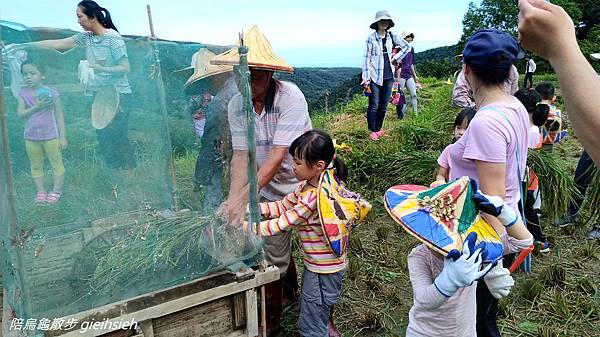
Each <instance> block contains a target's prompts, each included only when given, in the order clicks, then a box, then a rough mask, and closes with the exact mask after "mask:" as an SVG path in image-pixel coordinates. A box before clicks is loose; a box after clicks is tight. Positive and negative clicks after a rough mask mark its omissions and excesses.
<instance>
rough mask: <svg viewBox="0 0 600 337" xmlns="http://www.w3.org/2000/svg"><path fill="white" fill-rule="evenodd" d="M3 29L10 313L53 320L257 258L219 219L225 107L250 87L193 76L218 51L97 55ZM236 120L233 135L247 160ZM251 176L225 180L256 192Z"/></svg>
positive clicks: (36, 33)
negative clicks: (42, 44) (59, 47)
mask: <svg viewBox="0 0 600 337" xmlns="http://www.w3.org/2000/svg"><path fill="white" fill-rule="evenodd" d="M1 27H2V32H1V34H2V40H3V42H4V44H5V47H4V48H3V49H2V66H3V72H2V74H3V86H4V91H3V95H2V111H3V114H2V115H0V120H1V125H0V126H1V128H0V155H1V156H2V160H0V177H1V178H0V226H1V228H2V244H3V254H4V255H3V262H4V268H3V270H4V272H3V280H4V288H5V291H6V293H5V294H6V300H7V303H8V305H9V306H10V308H11V309H12V310H14V312H15V314H16V315H17V317H21V318H24V319H27V318H36V319H42V318H46V319H52V318H55V317H64V316H67V315H71V314H74V313H78V312H82V311H86V310H90V309H93V308H97V307H100V306H103V305H106V304H109V303H113V302H117V301H122V300H126V299H128V298H132V297H135V296H139V295H142V294H145V293H149V292H152V291H156V290H160V289H164V288H167V287H172V286H176V285H178V284H182V283H185V282H189V281H191V280H194V279H197V278H199V277H202V276H205V275H208V274H210V273H213V272H215V271H218V270H221V269H224V268H227V267H228V266H231V265H233V264H237V265H239V264H240V263H244V264H246V265H255V264H256V262H257V261H258V260H259V259H261V256H260V250H261V249H260V248H261V242H260V241H259V240H257V239H256V237H252V236H249V235H248V234H246V233H244V232H243V231H242V229H241V226H229V225H227V224H226V223H227V222H228V221H227V217H224V216H220V215H216V213H217V210H218V209H219V208H220V207H221V205H222V203H223V201H224V200H226V199H227V197H228V196H229V195H230V193H229V185H230V181H231V177H232V175H233V174H232V172H231V165H230V160H231V157H232V149H231V131H230V127H229V121H228V119H229V114H228V111H227V109H228V102H229V101H230V100H231V99H233V98H234V97H237V98H246V99H248V92H245V93H244V91H240V88H242V89H244V88H245V86H247V85H248V82H247V81H248V79H247V78H244V77H243V76H241V74H244V73H245V72H244V71H240V69H237V68H236V71H235V72H234V71H233V69H232V68H231V67H230V68H229V69H226V70H224V71H223V72H221V73H220V74H219V75H218V76H209V77H202V76H203V74H202V73H198V71H197V70H198V69H200V68H203V67H202V62H205V64H204V65H206V62H208V61H207V59H206V58H200V57H199V56H202V55H204V54H205V52H207V51H208V52H210V54H211V55H214V54H218V53H220V52H222V51H225V50H226V49H227V48H226V47H218V46H202V45H198V44H177V43H172V42H160V41H155V40H149V39H145V38H136V39H133V38H127V37H125V38H124V39H119V38H112V39H109V38H107V40H106V41H94V43H101V44H102V43H106V44H107V45H108V46H109V48H108V49H107V50H108V52H107V51H106V50H99V49H94V48H92V47H90V46H89V45H86V44H88V43H89V41H88V39H97V37H89V36H85V35H83V34H80V33H76V32H65V31H62V30H52V29H29V28H27V27H24V26H20V25H17V24H14V23H7V22H3V23H2V25H1ZM73 35H75V38H73V40H74V41H77V43H78V44H79V43H81V45H77V46H75V47H74V48H72V49H70V50H68V51H66V52H62V53H61V52H58V51H56V50H55V49H51V48H41V47H40V46H36V45H25V47H23V45H20V46H19V45H17V44H22V43H26V42H33V41H40V40H48V39H61V38H69V37H70V36H73ZM195 52H198V53H197V54H196V56H197V57H195V58H194V60H195V62H196V63H195V66H196V67H195V68H196V73H195V72H194V68H193V67H190V59H191V56H192V54H194V53H195ZM124 55H125V56H126V57H125V56H124ZM124 59H125V60H126V61H127V62H126V63H127V64H126V65H125V63H124V62H123V60H124ZM98 66H99V67H98ZM120 67H121V68H120ZM123 67H125V68H128V69H127V70H123ZM186 67H187V69H182V68H186ZM107 68H108V70H107ZM204 68H206V67H204ZM209 68H210V67H209ZM117 69H120V70H118V71H115V70H117ZM175 70H179V71H175ZM242 70H243V69H242ZM36 76H37V77H36ZM215 79H218V80H215ZM186 82H187V83H186ZM32 107H34V108H33V109H32ZM247 120H248V119H244V123H245V124H242V125H243V128H242V130H234V131H238V132H239V134H242V135H243V136H244V137H245V139H246V142H247V144H249V152H250V153H251V152H252V151H251V150H252V144H253V142H254V141H253V139H252V134H251V133H248V132H246V131H247V130H246V129H247V128H248V127H249V126H250V128H252V125H248V124H247V122H246V121H247ZM65 140H66V141H65ZM250 159H251V160H249V161H248V163H250V164H251V163H252V162H253V161H252V158H250ZM63 172H64V173H63ZM248 172H252V170H243V172H241V173H240V172H237V173H235V174H236V178H238V179H245V180H246V181H249V182H251V183H254V184H256V177H255V175H253V174H251V173H250V177H248V176H247V175H248V174H249V173H248ZM240 174H241V176H240ZM41 192H45V193H41ZM52 192H60V195H59V193H52ZM251 201H252V202H253V203H256V198H251ZM255 208H256V207H252V208H251V209H255ZM245 210H246V208H245V205H244V207H240V209H239V210H238V211H237V212H239V213H241V214H242V215H243V214H244V213H245Z"/></svg>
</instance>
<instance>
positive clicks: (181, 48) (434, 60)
mask: <svg viewBox="0 0 600 337" xmlns="http://www.w3.org/2000/svg"><path fill="white" fill-rule="evenodd" d="M0 28H1V32H0V33H1V36H2V40H3V41H4V42H5V43H6V44H10V43H23V42H29V41H37V40H43V39H60V38H65V37H69V36H73V35H74V34H77V32H76V31H73V30H70V29H58V28H45V27H43V28H42V27H40V28H27V27H21V26H19V25H16V24H11V23H8V24H7V23H6V22H2V21H0ZM124 37H127V38H130V39H133V40H138V39H142V40H143V39H145V38H144V37H141V36H128V35H125V36H124ZM157 41H158V42H159V43H158V47H159V48H158V49H159V52H160V57H161V68H162V74H163V80H164V82H165V87H166V88H167V97H168V98H167V104H169V102H177V101H180V100H182V99H184V97H183V93H182V88H183V84H184V83H185V81H186V79H187V78H185V77H183V76H181V75H180V74H174V73H173V72H174V71H175V70H178V69H182V68H185V67H189V66H190V61H191V58H192V55H193V54H194V52H196V51H197V50H198V48H199V47H200V46H203V45H202V44H199V43H193V42H181V41H168V40H157ZM209 47H210V48H212V49H214V50H215V52H220V51H223V50H226V48H228V46H214V45H209ZM454 49H455V46H448V47H440V48H434V49H430V50H427V51H424V52H420V53H417V54H416V55H415V59H416V61H417V71H418V72H419V74H420V75H421V76H437V77H443V76H445V74H443V73H444V72H449V71H450V70H448V69H447V68H449V67H450V68H452V66H453V64H452V63H453V62H454V61H452V60H453V57H454ZM81 57H82V58H83V57H84V55H83V54H82V55H81ZM440 64H441V65H442V66H440ZM454 67H456V68H458V64H457V63H456V64H454ZM65 70H66V69H61V71H65ZM72 71H73V72H75V71H76V69H73V70H72ZM360 72H361V70H360V68H349V67H339V68H324V67H306V68H296V69H295V72H294V73H293V74H287V73H278V74H277V75H276V76H277V77H278V78H280V79H282V80H286V81H291V82H293V83H295V84H296V85H298V87H299V88H300V89H301V90H302V92H303V93H304V95H305V97H306V99H307V101H308V104H309V108H310V110H311V111H314V110H321V109H324V104H325V96H328V98H327V99H328V106H329V108H330V109H331V108H333V107H334V106H335V105H336V104H339V103H345V102H347V101H349V100H350V99H351V98H352V97H353V96H354V95H355V94H358V93H360V92H362V88H361V87H360ZM71 77H72V78H74V79H76V76H71ZM5 85H6V83H5Z"/></svg>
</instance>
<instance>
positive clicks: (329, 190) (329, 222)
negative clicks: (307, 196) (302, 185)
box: [317, 169, 371, 256]
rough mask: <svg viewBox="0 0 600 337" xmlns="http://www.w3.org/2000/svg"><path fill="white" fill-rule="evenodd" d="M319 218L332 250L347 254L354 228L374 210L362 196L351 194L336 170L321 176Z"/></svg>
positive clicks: (340, 254)
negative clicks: (335, 173)
mask: <svg viewBox="0 0 600 337" xmlns="http://www.w3.org/2000/svg"><path fill="white" fill-rule="evenodd" d="M317 200H318V203H317V206H318V210H319V219H320V220H321V225H322V226H323V232H324V233H325V237H326V238H327V241H328V243H329V247H330V248H331V250H333V252H334V253H335V254H336V255H337V256H342V255H344V254H346V248H347V246H348V239H349V237H350V231H351V229H352V228H353V227H354V226H356V224H358V223H359V222H361V221H362V220H364V218H365V217H366V216H367V214H369V212H370V211H371V205H370V204H369V203H368V202H367V201H365V200H363V199H361V197H360V195H358V194H356V193H353V192H350V191H348V190H347V189H346V187H345V186H344V185H343V184H342V183H341V182H339V181H338V180H337V179H336V178H335V176H334V171H333V169H327V170H325V172H323V174H322V175H321V180H320V181H319V188H318V192H317Z"/></svg>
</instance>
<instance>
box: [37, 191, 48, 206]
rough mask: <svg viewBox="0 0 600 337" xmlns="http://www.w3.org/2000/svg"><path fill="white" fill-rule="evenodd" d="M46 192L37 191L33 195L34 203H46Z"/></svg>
mask: <svg viewBox="0 0 600 337" xmlns="http://www.w3.org/2000/svg"><path fill="white" fill-rule="evenodd" d="M46 196H47V195H46V192H37V194H36V195H35V203H36V204H40V205H41V204H45V203H46Z"/></svg>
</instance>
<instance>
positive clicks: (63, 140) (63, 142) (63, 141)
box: [60, 137, 69, 150]
mask: <svg viewBox="0 0 600 337" xmlns="http://www.w3.org/2000/svg"><path fill="white" fill-rule="evenodd" d="M68 145H69V143H67V138H66V137H60V149H61V150H65V149H66V148H67V146H68Z"/></svg>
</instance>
